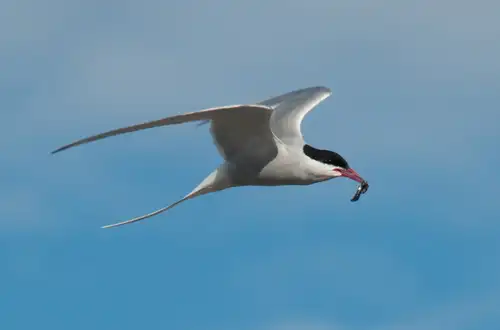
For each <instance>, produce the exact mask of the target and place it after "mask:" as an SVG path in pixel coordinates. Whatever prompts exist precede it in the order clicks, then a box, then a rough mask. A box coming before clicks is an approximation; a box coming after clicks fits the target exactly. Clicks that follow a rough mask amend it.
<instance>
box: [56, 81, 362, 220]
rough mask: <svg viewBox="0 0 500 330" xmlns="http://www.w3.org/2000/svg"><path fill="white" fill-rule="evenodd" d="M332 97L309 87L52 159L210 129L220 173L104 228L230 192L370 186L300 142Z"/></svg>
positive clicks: (342, 163)
mask: <svg viewBox="0 0 500 330" xmlns="http://www.w3.org/2000/svg"><path fill="white" fill-rule="evenodd" d="M330 94H331V90H330V89H329V88H326V87H309V88H304V89H300V90H296V91H293V92H289V93H286V94H283V95H280V96H277V97H273V98H270V99H267V100H264V101H261V102H258V103H255V104H240V105H229V106H222V107H217V108H210V109H205V110H201V111H197V112H189V113H185V114H180V115H176V116H171V117H167V118H163V119H159V120H154V121H150V122H146V123H142V124H137V125H133V126H129V127H124V128H119V129H115V130H112V131H108V132H105V133H101V134H97V135H94V136H91V137H87V138H84V139H81V140H78V141H76V142H73V143H71V144H68V145H65V146H63V147H61V148H59V149H57V150H55V151H53V152H52V153H57V152H60V151H62V150H66V149H69V148H71V147H75V146H78V145H81V144H85V143H89V142H93V141H97V140H100V139H104V138H106V137H109V136H114V135H119V134H124V133H130V132H135V131H139V130H143V129H148V128H153V127H159V126H167V125H175V124H182V123H186V122H201V124H204V123H210V133H211V135H212V137H213V141H214V144H215V145H216V147H217V150H218V151H219V153H220V155H221V156H222V157H223V158H224V162H223V163H222V164H221V165H220V166H219V167H218V168H217V169H215V170H214V171H213V172H212V173H210V174H209V175H208V176H207V177H206V178H205V179H204V180H203V181H202V182H201V183H200V184H199V185H198V186H197V187H196V188H194V189H193V191H191V192H190V193H189V194H187V195H186V196H184V197H183V198H182V199H180V200H178V201H176V202H175V203H173V204H171V205H169V206H167V207H164V208H161V209H159V210H157V211H154V212H152V213H149V214H146V215H143V216H140V217H137V218H134V219H131V220H127V221H123V222H119V223H115V224H111V225H107V226H104V227H102V228H110V227H116V226H121V225H125V224H129V223H132V222H136V221H140V220H143V219H146V218H149V217H152V216H155V215H157V214H160V213H162V212H165V211H167V210H169V209H171V208H172V207H174V206H176V205H178V204H180V203H182V202H184V201H186V200H188V199H192V198H195V197H197V196H201V195H205V194H208V193H213V192H217V191H221V190H224V189H228V188H232V187H241V186H280V185H310V184H313V183H317V182H322V181H326V180H329V179H333V178H337V177H347V178H349V179H352V180H354V181H357V182H359V183H362V184H365V183H366V181H365V180H363V178H362V177H361V176H360V175H359V174H358V173H357V172H356V171H355V170H353V169H352V168H350V167H349V164H348V163H347V161H346V160H345V159H344V158H343V157H342V156H340V155H339V154H338V153H336V152H333V151H329V150H321V149H316V148H314V147H312V146H310V145H309V144H307V143H306V142H305V141H304V138H303V136H302V133H301V130H300V126H301V122H302V120H303V119H304V116H305V115H306V114H307V113H308V112H309V111H311V110H312V109H313V108H314V107H316V106H317V105H318V104H319V103H320V102H322V101H323V100H324V99H326V98H327V97H328V96H330ZM366 185H367V184H366ZM365 191H366V189H365ZM363 192H364V191H363ZM358 198H359V196H358Z"/></svg>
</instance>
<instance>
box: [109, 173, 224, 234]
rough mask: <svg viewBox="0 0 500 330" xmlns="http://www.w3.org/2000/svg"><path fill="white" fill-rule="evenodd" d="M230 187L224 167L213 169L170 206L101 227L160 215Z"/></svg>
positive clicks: (125, 223) (121, 224) (120, 224)
mask: <svg viewBox="0 0 500 330" xmlns="http://www.w3.org/2000/svg"><path fill="white" fill-rule="evenodd" d="M229 187H230V185H229V181H228V180H227V177H226V175H225V171H223V170H222V168H218V169H216V170H215V171H213V172H212V173H211V174H210V175H209V176H207V177H206V178H205V180H203V181H202V182H201V183H200V184H199V185H198V186H197V187H196V188H194V189H193V191H191V192H190V193H189V194H187V195H186V196H184V197H183V198H182V199H180V200H178V201H176V202H175V203H173V204H170V205H169V206H167V207H164V208H161V209H159V210H156V211H154V212H151V213H148V214H145V215H142V216H140V217H137V218H134V219H130V220H126V221H123V222H118V223H114V224H111V225H106V226H103V227H101V228H112V227H118V226H123V225H127V224H130V223H132V222H137V221H140V220H144V219H147V218H150V217H153V216H155V215H158V214H160V213H163V212H165V211H167V210H169V209H171V208H173V207H174V206H176V205H178V204H180V203H182V202H184V201H187V200H188V199H192V198H195V197H198V196H201V195H205V194H208V193H211V192H215V191H220V190H223V189H226V188H229Z"/></svg>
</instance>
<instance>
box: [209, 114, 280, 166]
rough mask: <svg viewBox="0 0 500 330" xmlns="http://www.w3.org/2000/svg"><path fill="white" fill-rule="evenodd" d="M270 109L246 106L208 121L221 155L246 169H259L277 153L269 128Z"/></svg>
mask: <svg viewBox="0 0 500 330" xmlns="http://www.w3.org/2000/svg"><path fill="white" fill-rule="evenodd" d="M271 115H272V110H271V108H268V107H265V106H262V105H261V106H256V107H249V108H245V109H240V110H239V111H232V112H226V113H224V116H218V117H216V118H214V119H213V120H212V121H211V125H210V132H211V134H212V137H213V139H214V144H215V145H216V146H217V149H218V151H219V153H220V154H221V156H222V157H223V158H224V159H225V160H227V161H230V162H232V163H236V164H238V163H242V164H244V165H245V168H251V169H255V171H258V170H260V169H262V167H263V166H265V165H266V164H267V163H268V162H269V161H271V160H272V159H274V157H275V156H276V154H277V148H276V142H275V139H274V136H273V133H272V132H271V129H270V127H269V119H270V118H271Z"/></svg>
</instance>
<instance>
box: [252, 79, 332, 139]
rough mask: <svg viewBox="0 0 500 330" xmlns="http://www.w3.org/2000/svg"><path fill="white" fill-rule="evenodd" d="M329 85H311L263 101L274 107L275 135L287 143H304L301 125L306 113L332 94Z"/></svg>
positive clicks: (273, 130)
mask: <svg viewBox="0 0 500 330" xmlns="http://www.w3.org/2000/svg"><path fill="white" fill-rule="evenodd" d="M331 93H332V92H331V90H330V89H329V88H327V87H309V88H304V89H300V90H296V91H293V92H290V93H286V94H283V95H280V96H277V97H273V98H270V99H267V100H265V101H261V102H259V103H258V104H261V105H264V106H268V107H270V108H272V109H273V113H272V116H271V118H270V127H271V131H272V132H273V133H274V135H275V136H276V137H277V138H278V139H279V140H281V141H282V142H283V143H285V144H287V145H303V144H304V138H303V136H302V133H301V130H300V125H301V123H302V120H303V119H304V117H305V115H306V114H307V113H308V112H309V111H311V110H312V109H313V108H314V107H316V106H317V105H318V104H319V103H321V102H322V101H323V100H324V99H326V98H327V97H328V96H330V95H331Z"/></svg>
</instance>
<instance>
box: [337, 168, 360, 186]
mask: <svg viewBox="0 0 500 330" xmlns="http://www.w3.org/2000/svg"><path fill="white" fill-rule="evenodd" d="M334 171H338V172H340V174H341V175H342V176H345V177H346V178H349V179H351V180H354V181H357V182H359V183H361V182H363V181H365V180H363V178H362V177H361V176H360V175H359V174H358V172H356V171H355V170H353V169H352V168H350V169H348V170H344V169H339V168H337V169H335V170H334Z"/></svg>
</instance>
